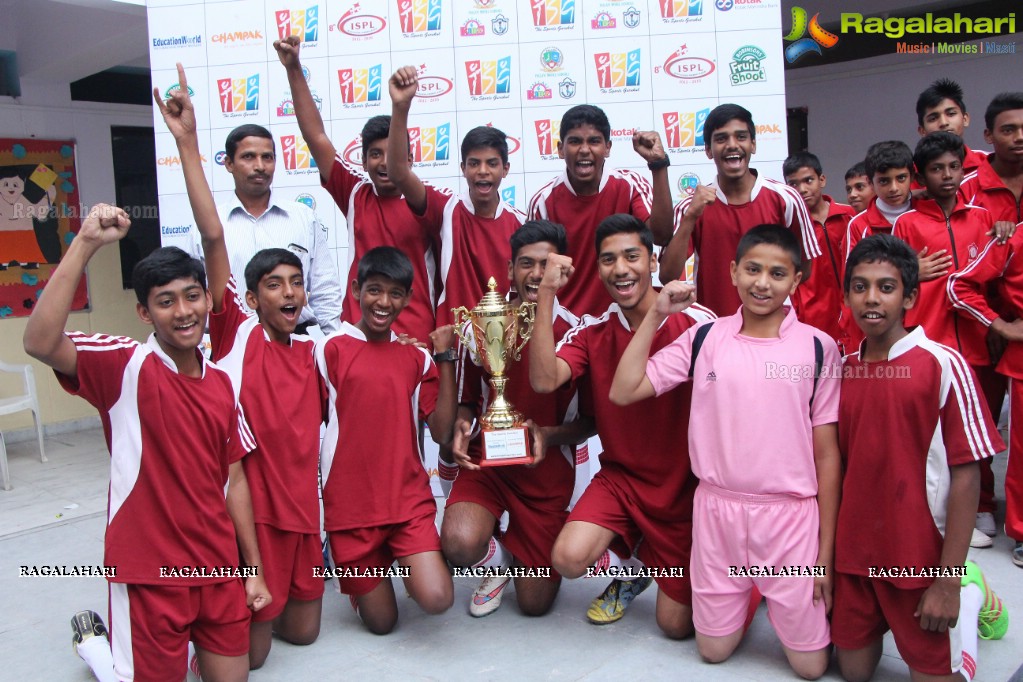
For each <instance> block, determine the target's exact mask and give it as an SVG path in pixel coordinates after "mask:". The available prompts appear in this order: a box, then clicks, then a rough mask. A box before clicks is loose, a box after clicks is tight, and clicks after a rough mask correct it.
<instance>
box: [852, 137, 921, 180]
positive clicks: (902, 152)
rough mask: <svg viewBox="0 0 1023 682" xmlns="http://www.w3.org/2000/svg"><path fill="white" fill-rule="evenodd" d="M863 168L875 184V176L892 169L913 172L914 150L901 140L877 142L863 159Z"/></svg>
mask: <svg viewBox="0 0 1023 682" xmlns="http://www.w3.org/2000/svg"><path fill="white" fill-rule="evenodd" d="M863 167H864V170H866V172H867V173H866V175H867V178H868V179H869V180H870V181H871V182H873V180H874V175H875V174H877V173H885V172H887V171H889V170H891V169H892V168H907V169H909V171H910V172H912V171H913V150H912V149H910V148H909V145H907V144H906V143H905V142H901V141H900V140H888V141H886V142H875V143H874V144H872V145H870V149H868V150H867V156H866V158H864V159H863Z"/></svg>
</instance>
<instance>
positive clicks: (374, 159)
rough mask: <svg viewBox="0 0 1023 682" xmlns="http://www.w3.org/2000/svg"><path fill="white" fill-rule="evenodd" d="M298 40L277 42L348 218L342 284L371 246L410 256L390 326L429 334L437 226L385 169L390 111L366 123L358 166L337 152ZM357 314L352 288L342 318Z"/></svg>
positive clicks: (309, 134) (311, 140)
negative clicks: (425, 221) (405, 289)
mask: <svg viewBox="0 0 1023 682" xmlns="http://www.w3.org/2000/svg"><path fill="white" fill-rule="evenodd" d="M300 43H301V41H300V39H299V38H298V36H289V37H287V38H285V39H283V40H275V41H274V48H275V49H276V50H277V56H278V57H279V58H280V60H281V64H283V65H284V69H285V71H286V72H287V75H288V86H289V87H290V88H291V96H292V99H293V100H294V103H295V117H296V119H297V120H298V127H299V130H300V131H301V132H302V137H303V139H305V141H306V144H308V145H309V151H310V152H311V153H312V155H313V159H314V160H315V161H316V166H317V168H319V169H320V182H321V183H323V186H324V187H325V188H326V189H327V191H328V192H330V195H331V196H332V197H334V201H335V203H337V205H338V208H340V209H341V213H343V214H344V216H345V220H346V221H347V224H348V268H347V270H346V271H345V272H342V273H341V276H342V277H343V278H344V280H343V281H344V283H345V286H349V285H350V284H351V282H353V281H354V280H355V279H356V273H357V268H358V264H359V260H360V259H361V258H362V256H363V254H365V253H366V252H367V251H369V250H370V249H372V248H374V247H377V246H393V247H395V248H397V249H399V250H401V252H402V253H404V254H405V255H406V256H407V257H408V259H409V262H411V263H412V268H413V270H414V272H415V277H414V279H413V284H414V286H413V287H412V297H411V299H410V300H409V305H408V309H407V310H406V311H405V313H404V314H403V315H402V317H401V321H400V322H398V326H397V327H395V331H397V332H405V333H407V334H408V335H409V336H412V337H415V338H417V339H420V340H421V341H427V340H428V338H429V336H430V332H432V331H433V329H434V327H435V326H436V320H435V310H434V305H433V301H434V296H433V291H434V282H433V275H432V273H433V271H434V269H435V267H434V262H435V259H436V255H437V252H438V251H439V249H440V225H439V224H437V225H432V226H429V229H427V228H424V226H423V225H422V224H420V222H419V221H418V220H417V219H416V216H415V215H414V214H413V213H412V211H411V210H410V209H409V207H408V204H406V203H405V200H404V199H402V196H401V190H400V189H398V187H397V185H395V184H394V182H393V181H392V180H391V178H390V175H389V174H388V156H387V138H388V134H389V131H390V123H391V121H390V117H389V116H374V117H373V118H371V119H369V120H368V121H366V125H365V126H363V129H362V169H361V171H360V170H359V169H357V168H354V167H352V166H351V165H350V164H348V163H347V162H346V161H345V160H344V159H343V158H341V156H340V155H338V153H337V149H335V147H334V144H333V143H332V142H331V141H330V138H329V137H327V133H326V130H325V129H324V127H323V119H322V118H320V112H319V110H318V109H317V108H316V103H315V102H314V101H313V96H312V93H311V92H310V90H309V84H308V83H307V82H306V80H305V76H304V75H303V74H302V63H301V61H300V60H299V45H300ZM410 161H411V159H410ZM395 162H397V160H395V159H391V165H393V164H394V163H395ZM367 176H368V179H367ZM359 315H360V308H359V302H358V299H357V297H356V296H355V294H354V293H353V291H351V290H349V292H348V295H347V296H345V301H344V306H343V308H342V311H341V321H342V322H350V323H352V324H354V323H355V322H357V321H358V320H359Z"/></svg>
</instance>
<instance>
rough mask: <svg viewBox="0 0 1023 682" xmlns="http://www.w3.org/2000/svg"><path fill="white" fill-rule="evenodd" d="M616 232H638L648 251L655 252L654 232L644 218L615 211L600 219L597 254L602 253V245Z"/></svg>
mask: <svg viewBox="0 0 1023 682" xmlns="http://www.w3.org/2000/svg"><path fill="white" fill-rule="evenodd" d="M616 234H637V235H639V241H641V242H643V246H645V247H646V250H647V252H649V253H650V254H653V252H654V233H653V232H651V231H650V228H649V227H647V226H646V223H644V222H643V221H642V220H640V219H639V218H637V217H636V216H634V215H632V214H629V213H614V214H612V215H609V216H608V217H606V218H604V219H603V220H601V221H600V224H599V225H597V240H596V244H595V246H596V247H597V255H598V256H599V255H600V245H601V244H603V243H604V240H605V239H607V238H608V237H610V236H612V235H616Z"/></svg>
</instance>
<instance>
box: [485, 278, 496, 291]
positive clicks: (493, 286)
mask: <svg viewBox="0 0 1023 682" xmlns="http://www.w3.org/2000/svg"><path fill="white" fill-rule="evenodd" d="M487 289H489V290H490V291H497V280H495V279H494V278H493V277H491V278H490V281H489V282H487Z"/></svg>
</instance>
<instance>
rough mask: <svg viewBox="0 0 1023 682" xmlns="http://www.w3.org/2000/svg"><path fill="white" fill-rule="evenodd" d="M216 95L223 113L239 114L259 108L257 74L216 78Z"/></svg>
mask: <svg viewBox="0 0 1023 682" xmlns="http://www.w3.org/2000/svg"><path fill="white" fill-rule="evenodd" d="M217 95H218V97H219V98H220V111H221V113H224V114H241V113H244V112H255V111H258V110H259V74H258V73H256V74H253V75H251V76H249V77H248V78H219V79H217Z"/></svg>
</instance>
